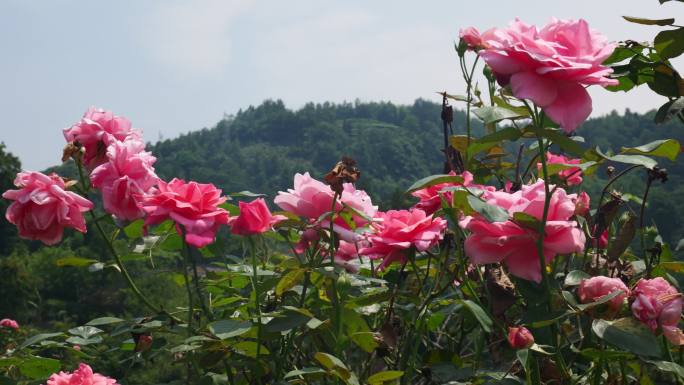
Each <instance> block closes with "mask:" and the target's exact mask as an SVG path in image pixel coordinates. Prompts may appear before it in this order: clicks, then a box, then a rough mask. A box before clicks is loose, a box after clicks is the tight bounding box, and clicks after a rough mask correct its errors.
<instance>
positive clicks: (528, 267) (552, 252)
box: [459, 179, 585, 282]
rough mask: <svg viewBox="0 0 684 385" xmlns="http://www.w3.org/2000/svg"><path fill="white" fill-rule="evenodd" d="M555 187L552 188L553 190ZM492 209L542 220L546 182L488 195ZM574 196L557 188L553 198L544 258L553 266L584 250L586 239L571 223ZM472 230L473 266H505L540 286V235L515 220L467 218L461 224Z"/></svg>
mask: <svg viewBox="0 0 684 385" xmlns="http://www.w3.org/2000/svg"><path fill="white" fill-rule="evenodd" d="M553 189H554V186H551V190H553ZM484 198H485V199H486V201H487V203H488V204H490V205H496V206H499V207H501V208H503V209H505V210H506V211H508V213H509V214H510V215H511V217H512V216H513V214H515V213H518V212H521V213H525V214H528V215H531V216H533V217H534V218H537V219H538V220H541V219H542V215H543V211H544V198H545V190H544V181H543V180H541V179H539V180H537V182H536V183H534V184H532V185H525V186H522V188H521V189H520V190H519V191H516V192H514V193H508V192H505V191H495V192H485V194H484ZM575 201H576V195H575V194H567V193H566V192H565V190H563V189H562V188H556V189H555V193H554V194H553V196H552V197H551V201H550V204H549V211H548V215H547V222H546V227H545V230H544V232H545V234H546V235H545V236H544V245H543V248H544V256H545V257H546V260H547V262H550V261H551V260H552V259H553V258H554V257H555V256H556V255H558V254H569V253H576V252H577V253H579V252H581V251H582V250H584V243H585V237H584V233H583V232H582V230H581V229H580V228H579V227H578V225H577V222H575V221H572V220H570V218H571V217H572V216H573V215H574V212H575ZM459 224H460V226H461V227H463V228H465V229H467V230H469V231H470V235H469V236H468V237H467V238H466V240H465V251H466V254H467V255H468V256H469V257H470V260H471V262H472V263H475V264H487V263H496V262H503V263H505V264H506V266H508V269H509V270H510V272H511V274H513V275H515V276H517V277H520V278H523V279H527V280H531V281H536V282H539V281H540V280H541V267H540V265H539V255H538V251H537V240H538V238H539V233H538V232H537V231H536V230H535V229H531V228H528V227H526V226H523V225H520V224H518V223H516V222H514V221H513V220H510V219H509V220H507V221H503V222H493V223H491V222H488V221H487V220H486V219H485V218H483V217H481V216H479V215H476V216H467V217H464V219H463V220H461V221H460V222H459Z"/></svg>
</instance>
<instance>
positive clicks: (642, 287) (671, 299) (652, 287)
mask: <svg viewBox="0 0 684 385" xmlns="http://www.w3.org/2000/svg"><path fill="white" fill-rule="evenodd" d="M633 293H634V302H632V314H633V315H634V318H636V319H638V320H639V321H641V322H643V323H644V324H645V325H646V326H648V327H649V328H650V329H651V330H652V331H654V332H655V331H656V330H658V327H660V328H661V329H662V331H663V334H664V335H665V337H666V338H667V339H668V340H669V341H670V342H672V343H673V344H675V345H684V333H682V331H681V330H680V329H679V327H678V325H679V319H680V318H681V316H682V295H681V294H680V293H679V292H678V291H677V289H675V288H674V287H673V286H672V285H670V284H669V283H668V282H667V281H666V280H665V279H663V278H662V277H656V278H653V279H640V280H639V282H637V284H636V286H635V287H634V290H633Z"/></svg>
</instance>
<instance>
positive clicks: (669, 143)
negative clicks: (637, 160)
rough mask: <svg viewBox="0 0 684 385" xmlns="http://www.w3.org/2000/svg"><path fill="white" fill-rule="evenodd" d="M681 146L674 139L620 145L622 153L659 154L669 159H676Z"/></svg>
mask: <svg viewBox="0 0 684 385" xmlns="http://www.w3.org/2000/svg"><path fill="white" fill-rule="evenodd" d="M681 148H682V146H681V145H680V144H679V142H678V141H677V140H675V139H663V140H656V141H654V142H651V143H648V144H644V145H642V146H638V147H622V153H623V154H641V155H650V156H660V157H663V158H667V159H669V160H671V161H673V162H674V161H675V160H677V155H679V153H680V152H681Z"/></svg>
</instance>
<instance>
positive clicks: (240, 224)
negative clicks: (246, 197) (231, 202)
mask: <svg viewBox="0 0 684 385" xmlns="http://www.w3.org/2000/svg"><path fill="white" fill-rule="evenodd" d="M286 219H287V217H285V216H284V215H273V214H271V211H270V210H269V209H268V206H266V202H265V201H264V199H263V198H257V199H255V200H253V201H251V202H249V203H246V202H240V215H239V216H238V217H234V218H231V221H230V222H229V224H230V226H232V227H231V232H232V233H233V234H238V235H255V234H261V233H265V232H267V231H268V230H270V229H272V228H273V225H275V224H276V223H278V222H280V221H284V220H286Z"/></svg>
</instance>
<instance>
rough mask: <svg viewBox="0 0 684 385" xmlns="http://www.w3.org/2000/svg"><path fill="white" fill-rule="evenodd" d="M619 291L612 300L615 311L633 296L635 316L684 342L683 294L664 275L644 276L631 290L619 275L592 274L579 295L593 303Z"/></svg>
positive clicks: (670, 337)
mask: <svg viewBox="0 0 684 385" xmlns="http://www.w3.org/2000/svg"><path fill="white" fill-rule="evenodd" d="M616 291H619V292H620V293H619V294H618V295H616V296H615V297H613V298H612V299H611V300H610V301H608V307H609V309H610V310H611V312H612V313H613V314H616V313H617V312H618V311H619V310H620V308H621V307H622V305H623V304H624V302H625V300H626V299H628V298H632V299H633V300H632V303H631V309H632V314H633V315H634V318H636V319H638V320H639V321H641V322H642V323H643V324H644V325H646V326H647V327H648V328H649V329H651V330H652V331H653V332H656V331H658V330H660V331H662V333H663V335H664V336H665V337H666V338H667V339H668V340H669V341H670V342H671V343H673V344H674V345H684V333H683V332H682V330H681V329H679V326H678V325H679V320H680V318H681V316H682V304H683V301H682V294H681V293H679V292H678V291H677V289H675V288H674V287H673V286H672V285H670V284H669V283H668V282H667V281H666V280H665V279H664V278H661V277H656V278H653V279H640V280H639V281H638V282H637V283H636V285H635V286H634V288H633V289H632V290H630V289H629V288H628V287H627V285H625V283H624V282H622V280H620V279H619V278H609V277H604V276H598V277H592V278H589V279H585V280H583V281H582V282H581V284H580V286H579V289H578V295H579V298H580V301H581V302H582V303H589V302H594V301H597V300H598V299H600V298H601V297H604V296H606V295H609V294H611V293H614V292H616Z"/></svg>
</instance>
